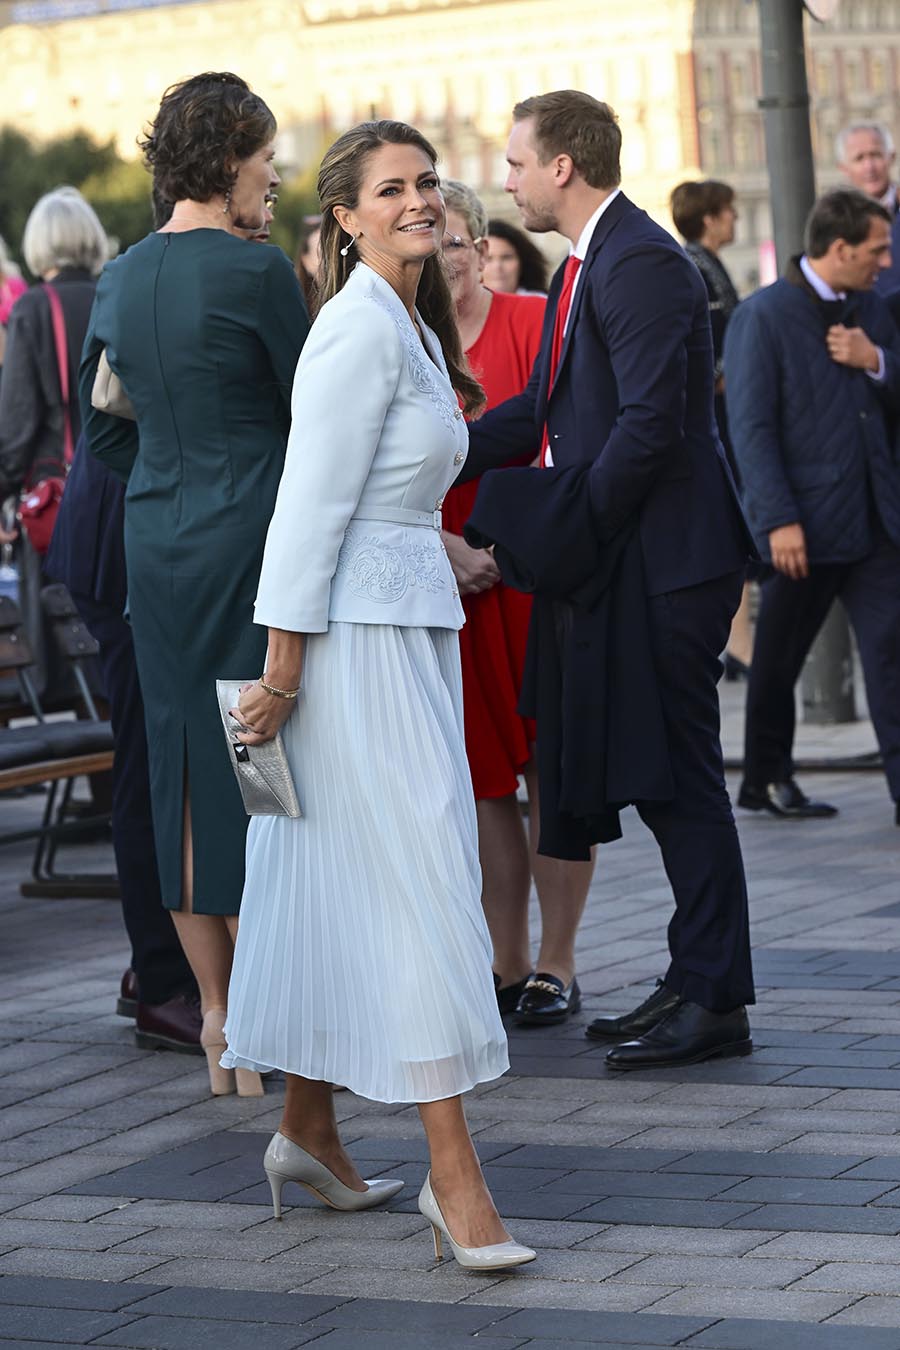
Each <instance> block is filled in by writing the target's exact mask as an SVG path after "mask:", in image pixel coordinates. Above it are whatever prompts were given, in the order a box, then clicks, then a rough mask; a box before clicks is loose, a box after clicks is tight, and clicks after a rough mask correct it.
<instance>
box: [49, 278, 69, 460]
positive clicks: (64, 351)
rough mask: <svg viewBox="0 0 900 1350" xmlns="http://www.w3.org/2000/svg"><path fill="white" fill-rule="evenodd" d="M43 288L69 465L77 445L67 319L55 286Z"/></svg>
mask: <svg viewBox="0 0 900 1350" xmlns="http://www.w3.org/2000/svg"><path fill="white" fill-rule="evenodd" d="M41 288H42V290H43V292H44V294H45V295H46V297H47V302H48V304H49V305H50V317H51V319H52V320H53V345H54V347H55V348H56V368H57V370H58V372H59V389H60V393H61V394H62V405H63V460H64V462H65V464H66V466H67V467H68V465H70V464H71V463H72V460H73V459H74V458H75V446H74V443H73V440H72V418H71V416H70V413H69V348H68V343H67V342H66V321H65V316H64V315H63V307H62V303H61V301H60V298H59V296H58V295H57V293H56V289H55V287H53V286H51V285H50V284H49V283H48V282H46V281H45V282H43V283H42V287H41Z"/></svg>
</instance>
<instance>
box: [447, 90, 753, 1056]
mask: <svg viewBox="0 0 900 1350" xmlns="http://www.w3.org/2000/svg"><path fill="white" fill-rule="evenodd" d="M513 118H514V125H513V128H512V131H511V133H510V137H509V143H508V146H507V161H508V163H509V176H508V179H507V182H506V190H507V191H508V192H509V193H511V195H512V196H513V199H514V200H515V203H516V205H517V206H518V208H519V211H520V213H521V215H522V220H523V224H524V225H525V227H526V228H527V229H529V230H535V231H538V232H546V231H550V230H556V231H558V232H559V233H560V234H562V235H563V236H564V237H565V238H566V239H567V240H568V241H569V245H570V250H571V251H570V255H569V258H568V260H567V262H566V264H565V265H564V267H561V268H560V269H559V271H558V272H557V275H556V277H555V278H554V280H553V284H552V286H551V289H550V294H549V297H548V302H547V315H546V320H545V324H544V333H543V339H542V344H541V351H540V354H539V356H538V359H537V362H536V364H535V367H534V370H533V371H532V375H531V379H530V380H529V383H528V386H527V388H526V389H525V391H524V393H522V394H520V395H519V396H518V397H516V398H513V399H510V400H508V401H507V402H506V403H503V404H500V406H499V407H497V408H495V409H493V410H492V411H491V412H489V413H487V414H485V416H484V417H483V418H481V419H479V420H478V421H476V422H474V423H473V424H472V427H471V450H470V461H471V463H470V464H469V465H467V472H469V473H474V472H478V471H480V470H483V469H485V468H489V467H491V466H492V465H500V464H504V463H507V462H509V461H510V460H512V459H515V458H516V457H518V456H521V455H522V454H523V453H525V454H527V452H528V451H529V449H531V447H532V446H533V444H534V439H535V430H536V429H541V428H544V429H545V432H544V436H543V444H544V451H543V454H542V464H544V465H545V466H547V467H545V468H543V469H541V470H538V469H521V468H509V469H505V470H504V472H503V473H500V474H495V475H488V477H487V479H486V480H485V482H484V483H482V486H481V488H480V491H479V498H478V502H477V503H476V509H475V512H474V514H473V522H472V523H473V528H479V529H481V530H482V533H483V534H484V535H485V536H486V537H487V538H489V539H490V538H491V535H490V534H489V532H488V531H489V528H490V527H492V526H495V525H496V528H497V530H498V531H499V532H498V533H495V534H494V535H493V542H494V543H495V544H496V545H497V547H496V549H495V558H497V559H502V558H503V557H504V556H505V552H509V553H511V555H512V556H513V557H514V558H515V556H516V555H515V553H514V551H513V550H514V548H515V547H516V545H521V550H522V551H521V552H520V554H519V557H520V558H521V560H522V561H523V562H524V564H525V567H524V569H523V571H522V572H521V573H520V575H524V574H525V572H528V573H530V574H531V575H533V576H534V577H536V578H538V580H537V582H536V584H535V585H534V586H533V587H532V589H534V591H535V596H536V601H535V606H534V611H533V613H534V614H535V615H536V616H537V617H536V618H533V619H532V625H533V626H532V632H531V635H530V641H529V663H530V675H529V676H528V677H527V678H528V679H530V680H531V683H532V684H533V685H535V686H536V687H537V688H538V689H540V688H541V687H543V688H544V689H546V688H547V683H546V680H545V676H546V677H547V678H549V679H550V680H551V681H552V682H554V683H553V687H554V688H558V689H559V692H560V701H559V705H558V706H557V707H555V708H554V706H553V704H552V703H550V702H545V703H544V704H543V705H542V704H541V702H540V701H538V704H537V712H538V729H537V732H538V762H539V766H540V765H542V764H543V766H545V767H546V769H547V770H548V773H547V777H546V779H545V778H544V777H542V779H541V850H542V851H547V852H550V853H552V854H554V856H557V857H569V858H577V857H587V856H589V848H590V845H591V844H592V843H594V842H597V841H598V840H599V841H603V840H609V839H613V838H615V837H616V836H617V830H618V822H617V817H616V811H617V807H618V806H619V805H622V804H624V803H625V802H633V803H634V804H635V805H636V806H637V809H638V812H639V814H640V816H641V819H642V820H643V821H644V823H645V824H646V825H647V826H648V827H649V829H650V830H651V831H652V832H653V834H654V836H655V838H656V842H657V844H658V846H659V849H660V852H661V854H662V858H663V862H664V864H665V868H666V872H667V874H668V877H669V879H670V882H671V885H672V890H673V892H674V898H675V914H674V916H673V918H672V922H671V924H670V925H669V951H670V956H671V961H670V964H669V968H668V970H667V972H666V974H665V978H664V980H662V981H660V983H659V987H658V988H657V989H656V990H655V992H654V993H652V994H651V995H650V998H649V999H647V1000H645V1002H644V1003H643V1004H641V1006H640V1007H638V1008H635V1009H634V1010H633V1011H632V1012H630V1013H629V1014H627V1015H626V1016H624V1017H618V1018H598V1019H596V1020H595V1021H594V1022H593V1023H592V1024H591V1026H590V1028H589V1029H588V1035H590V1036H592V1037H594V1038H612V1039H618V1040H619V1041H623V1042H626V1043H625V1044H620V1045H618V1046H617V1047H616V1048H615V1049H612V1050H610V1052H609V1054H608V1055H607V1063H608V1064H609V1065H610V1067H611V1068H616V1069H629V1068H652V1067H655V1066H665V1065H673V1064H687V1063H694V1062H696V1061H698V1060H702V1059H709V1058H712V1057H714V1056H724V1055H743V1054H747V1053H748V1052H749V1051H750V1049H751V1042H750V1033H749V1026H748V1021H747V1013H746V1007H745V1005H746V1004H747V1003H752V1002H753V997H754V995H753V976H752V970H751V962H750V943H749V933H748V921H747V891H746V884H745V880H744V871H743V864H742V860H741V850H740V844H739V842H738V837H737V832H736V830H735V824H734V817H733V815H732V811H731V804H730V802H729V799H728V793H727V791H726V787H725V779H724V774H723V768H722V750H721V745H720V741H719V708H718V697H717V689H716V682H717V679H718V677H719V675H720V674H721V665H720V662H719V654H720V652H722V650H723V649H724V647H725V643H726V640H727V638H728V631H729V627H730V624H731V619H732V616H733V615H734V612H735V610H736V608H737V605H738V601H739V599H740V595H741V587H742V584H743V575H744V566H745V563H746V560H747V557H748V554H749V552H750V544H749V536H748V533H747V529H746V526H745V524H744V522H743V517H742V515H741V512H740V508H739V506H738V504H737V498H736V493H735V490H734V484H733V481H732V480H731V477H730V474H729V470H728V467H727V465H726V462H725V457H724V453H723V451H722V447H721V445H720V443H719V439H718V436H717V434H716V428H715V421H714V417H713V386H714V375H713V348H712V337H711V333H710V325H709V305H708V299H707V294H706V288H705V287H704V285H703V280H702V278H701V276H700V273H699V272H698V271H697V269H696V267H695V266H694V264H693V263H692V262H691V261H690V259H689V258H687V257H686V255H685V254H684V252H683V251H682V249H681V248H680V247H679V246H678V244H677V243H676V242H675V240H674V239H673V238H672V236H671V235H670V234H667V233H666V231H665V230H663V229H661V228H660V227H659V226H658V225H656V224H655V223H654V222H653V221H652V220H651V219H650V218H649V216H648V215H647V214H646V213H645V212H644V211H641V210H640V209H639V208H638V207H637V206H635V205H634V203H633V202H630V201H629V200H628V198H627V197H626V196H625V195H624V193H623V192H622V191H621V189H620V187H619V182H620V170H619V151H620V146H621V139H622V138H621V132H620V130H619V126H618V121H617V119H616V116H615V113H614V112H613V111H612V109H611V108H609V107H608V106H607V105H606V104H605V103H600V102H599V101H598V100H597V99H595V98H592V97H591V96H590V95H589V94H585V93H581V92H578V91H576V90H561V91H559V92H557V93H551V94H543V95H541V96H539V97H536V98H529V99H526V100H524V101H523V102H522V103H519V104H517V106H516V108H515V109H514V111H513ZM551 465H552V466H553V467H550V466H551ZM494 508H495V509H494ZM551 514H552V519H551ZM479 522H480V524H479ZM548 522H549V523H548ZM482 527H483V528H482ZM510 531H513V532H516V531H517V532H518V534H517V537H516V538H515V539H513V541H512V544H511V545H510V544H508V543H507V544H504V543H503V540H502V539H501V537H500V536H501V534H504V535H506V538H507V540H508V539H509V532H510ZM579 558H581V559H583V560H584V565H583V566H581V565H579V566H580V570H579V567H576V566H575V562H576V561H577V559H579ZM500 565H501V570H502V566H503V563H502V562H501V564H500ZM604 574H609V578H610V579H609V582H608V584H606V583H602V585H601V581H602V578H603V576H604ZM541 578H546V579H547V584H546V586H545V585H544V582H543V581H542V580H541ZM626 592H627V602H626V603H625V604H622V603H620V600H621V598H622V596H623V595H625V593H626ZM603 613H605V614H606V616H607V619H608V623H607V622H606V621H604V620H602V619H601V615H602V614H603ZM536 623H537V624H539V625H540V627H539V628H536V627H535V624H536ZM601 624H603V626H602V627H601ZM622 661H624V662H625V664H626V667H627V669H626V671H625V682H624V684H623V681H622V669H621V666H620V664H619V663H620V662H622ZM538 698H539V700H540V694H539V695H538ZM638 702H640V706H641V710H642V713H643V710H645V709H646V711H647V713H648V717H647V718H646V719H645V718H644V717H643V715H642V716H641V717H639V718H637V719H635V718H634V715H633V713H634V709H635V706H636V705H637V704H638ZM542 706H543V709H544V711H545V712H546V714H547V715H546V717H543V719H542ZM601 763H602V764H603V765H604V768H603V771H602V772H598V766H599V765H600V764H601ZM573 765H577V766H578V767H577V771H576V772H575V773H574V774H573V772H572V766H573ZM653 765H655V766H656V768H657V770H658V772H653V773H651V772H650V768H651V766H653ZM545 783H546V786H547V787H548V788H549V789H550V790H549V791H547V792H545ZM560 785H561V790H560V791H558V792H557V791H554V789H555V788H556V787H557V786H560ZM579 917H580V909H578V908H577V907H576V906H575V905H574V904H573V905H572V906H571V907H570V909H569V912H568V915H567V922H568V923H569V925H570V928H571V937H572V940H573V944H574V931H575V928H577V924H578V919H579ZM574 990H575V980H574V970H573V969H572V968H566V969H555V970H553V969H546V968H545V969H541V967H540V964H539V966H538V971H537V974H536V977H535V981H534V987H533V989H532V990H531V991H530V992H529V990H528V989H527V988H526V991H525V996H524V997H525V999H526V1000H527V999H529V998H530V999H532V1000H533V1001H534V1003H535V1004H536V1005H537V1006H540V1005H547V1004H549V1005H550V1006H551V1009H555V1008H564V1007H565V1005H566V1003H567V1002H570V1001H571V999H572V995H573V992H574Z"/></svg>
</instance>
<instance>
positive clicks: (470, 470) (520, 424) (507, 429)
mask: <svg viewBox="0 0 900 1350" xmlns="http://www.w3.org/2000/svg"><path fill="white" fill-rule="evenodd" d="M540 382H541V354H540V351H538V354H537V356H536V358H535V362H534V365H533V366H532V368H531V374H530V375H529V377H528V383H527V384H526V386H525V388H524V389H523V390H522V392H521V394H515V395H514V396H513V397H512V398H508V399H507V400H506V401H505V402H504V403H498V404H497V407H496V408H491V410H490V412H486V413H484V415H483V416H482V417H479V418H477V420H476V421H474V422H471V423H470V424H469V453H468V455H467V457H466V462H465V464H464V465H463V467H462V471H461V472H460V475H459V477H458V478H457V479H456V483H457V484H458V483H467V482H468V481H469V480H470V479H472V478H477V477H478V476H479V474H482V473H484V472H485V470H486V469H500V468H502V467H503V465H504V464H510V463H511V462H512V461H513V460H517V459H518V460H521V459H522V458H523V457H524V456H526V455H529V454H533V453H534V452H535V447H536V445H537V442H538V436H539V428H538V426H537V422H536V420H535V419H536V409H537V394H538V388H539V386H540Z"/></svg>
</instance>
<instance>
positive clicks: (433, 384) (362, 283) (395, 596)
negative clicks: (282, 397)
mask: <svg viewBox="0 0 900 1350" xmlns="http://www.w3.org/2000/svg"><path fill="white" fill-rule="evenodd" d="M417 319H418V324H419V328H420V329H421V331H422V333H423V334H424V338H425V342H426V343H427V346H428V350H427V352H426V350H425V348H424V347H423V345H422V342H421V341H420V340H419V337H418V334H417V333H416V330H415V328H414V326H413V324H412V321H411V319H410V317H409V314H408V313H407V311H406V309H405V308H404V305H403V303H402V301H401V300H400V298H399V296H398V295H397V294H396V292H395V291H394V289H393V287H391V286H390V285H389V284H388V282H386V281H385V280H384V279H383V278H382V277H380V276H379V275H378V273H377V272H375V271H373V270H372V269H371V268H370V267H367V266H366V265H365V263H358V264H357V266H356V267H355V269H354V271H353V272H352V273H351V275H350V277H349V279H348V281H347V283H346V285H345V286H344V288H343V289H342V290H341V291H340V292H339V293H338V294H337V295H336V296H334V297H333V299H331V300H329V301H328V303H327V304H326V305H324V306H323V308H322V310H321V312H320V314H319V316H318V318H317V319H316V321H315V323H314V325H313V327H312V330H311V332H310V336H309V337H308V339H307V341H306V345H305V346H304V348H303V353H302V355H301V357H300V360H299V362H298V364H297V373H296V376H295V379H294V390H293V397H292V403H291V414H292V425H291V433H290V439H289V441H288V448H287V457H286V460H285V467H284V474H283V476H282V479H281V485H280V487H279V490H278V500H277V502H276V505H275V512H274V515H273V517H272V522H271V524H270V526H269V533H268V536H267V539H266V549H265V556H264V559H263V566H262V574H261V576H260V583H259V591H258V594H257V598H256V609H255V618H256V622H257V623H260V624H267V625H268V626H269V627H272V628H282V629H286V630H288V631H290V632H298V633H321V632H325V631H326V630H327V628H328V624H329V621H331V620H338V621H340V622H344V623H386V624H399V625H402V626H424V627H431V628H453V629H458V628H461V627H462V624H463V622H464V615H463V609H462V605H461V604H460V600H459V595H458V592H457V585H456V581H455V579H454V576H453V572H452V569H451V567H450V562H449V559H448V558H447V554H446V552H445V550H444V547H443V545H442V543H441V536H440V510H441V505H442V503H443V499H444V494H445V493H446V491H447V489H448V488H449V487H450V485H451V484H452V482H453V481H454V479H455V478H456V476H457V474H458V473H459V470H460V466H461V465H462V463H463V461H464V460H465V457H466V451H467V448H468V431H467V428H466V423H465V420H464V418H463V415H462V413H461V411H460V409H459V405H458V402H457V399H456V395H455V394H454V392H453V389H452V387H451V384H450V381H449V378H448V376H447V367H446V364H445V362H444V357H443V354H442V352H441V348H440V343H439V342H438V340H437V337H436V336H435V334H434V333H433V332H432V331H431V330H430V329H429V328H428V327H427V326H426V325H425V323H424V322H423V321H422V319H421V318H420V317H419V316H418V315H417Z"/></svg>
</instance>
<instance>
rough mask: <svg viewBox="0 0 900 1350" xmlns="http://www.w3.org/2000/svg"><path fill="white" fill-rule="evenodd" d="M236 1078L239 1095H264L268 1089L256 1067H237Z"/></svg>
mask: <svg viewBox="0 0 900 1350" xmlns="http://www.w3.org/2000/svg"><path fill="white" fill-rule="evenodd" d="M234 1080H235V1083H236V1084H237V1095H238V1096H239V1097H264V1096H265V1095H266V1089H265V1088H264V1087H263V1080H262V1078H261V1077H260V1075H259V1074H258V1073H257V1072H256V1070H255V1069H235V1071H234Z"/></svg>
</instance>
